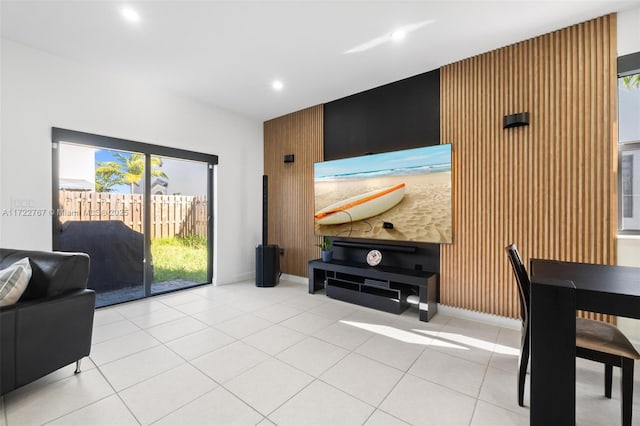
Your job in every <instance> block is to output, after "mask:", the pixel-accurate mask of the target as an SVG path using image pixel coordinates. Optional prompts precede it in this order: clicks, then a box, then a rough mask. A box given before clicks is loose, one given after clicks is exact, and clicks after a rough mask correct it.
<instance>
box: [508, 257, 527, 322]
mask: <svg viewBox="0 0 640 426" xmlns="http://www.w3.org/2000/svg"><path fill="white" fill-rule="evenodd" d="M505 250H506V252H507V255H508V256H509V261H510V262H511V267H512V268H513V274H514V275H515V277H516V282H517V283H518V295H519V296H520V317H521V318H522V323H523V325H526V324H528V322H529V301H530V299H531V293H530V291H531V283H530V281H529V275H528V274H527V269H526V268H525V266H524V263H522V258H521V257H520V253H519V252H518V247H516V245H515V244H509V245H508V246H507V247H505Z"/></svg>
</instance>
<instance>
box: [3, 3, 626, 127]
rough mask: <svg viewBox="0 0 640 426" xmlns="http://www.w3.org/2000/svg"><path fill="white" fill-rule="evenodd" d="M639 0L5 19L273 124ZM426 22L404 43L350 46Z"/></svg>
mask: <svg viewBox="0 0 640 426" xmlns="http://www.w3.org/2000/svg"><path fill="white" fill-rule="evenodd" d="M124 5H128V6H131V7H132V8H134V9H135V10H137V11H138V12H139V14H140V16H141V21H140V22H139V23H138V24H135V25H133V24H131V23H130V22H127V21H125V20H124V19H123V18H122V15H121V9H122V7H123V6H124ZM634 5H635V6H637V5H638V1H637V0H636V1H493V2H487V1H479V0H476V1H402V2H400V1H326V0H325V1H253V2H248V1H211V0H210V1H203V0H201V1H131V2H128V3H124V2H122V1H82V2H81V1H55V0H49V1H24V0H23V1H6V0H2V3H1V14H2V16H1V23H2V36H3V37H4V38H7V39H11V40H14V41H17V42H20V43H24V44H26V45H29V46H32V47H35V48H38V49H41V50H44V51H47V52H50V53H53V54H56V55H60V56H63V57H67V58H70V59H72V60H75V61H77V62H81V63H86V64H90V65H93V66H96V67H99V68H101V69H107V70H111V71H113V72H117V73H120V74H125V75H127V76H129V77H131V78H135V79H140V80H143V81H145V82H148V83H151V84H153V85H156V86H159V87H163V88H166V89H170V90H172V91H174V92H178V93H181V94H184V95H187V96H189V97H192V98H196V99H199V100H201V101H203V102H207V103H210V104H213V105H217V106H220V107H223V108H226V109H229V110H232V111H235V112H238V113H240V114H243V115H246V116H248V117H252V118H255V119H259V120H266V119H270V118H274V117H278V116H280V115H283V114H286V113H289V112H293V111H297V110H299V109H302V108H305V107H308V106H312V105H317V104H319V103H324V102H327V101H331V100H334V99H338V98H341V97H344V96H347V95H351V94H354V93H357V92H360V91H363V90H366V89H370V88H373V87H376V86H380V85H383V84H386V83H390V82H393V81H397V80H400V79H402V78H405V77H409V76H412V75H416V74H420V73H423V72H426V71H429V70H432V69H435V68H438V67H440V66H442V65H445V64H448V63H451V62H455V61H457V60H460V59H464V58H467V57H470V56H473V55H476V54H479V53H482V52H486V51H489V50H491V49H495V48H498V47H502V46H505V45H508V44H511V43H514V42H517V41H520V40H524V39H527V38H530V37H532V36H536V35H539V34H544V33H547V32H550V31H552V30H555V29H559V28H563V27H566V26H569V25H572V24H574V23H578V22H582V21H585V20H587V19H590V18H593V17H597V16H600V15H604V14H606V13H609V12H614V11H620V10H624V9H628V8H629V7H633V6H634ZM425 21H432V22H431V23H427V24H426V25H423V26H421V27H419V28H418V29H416V30H414V31H413V32H411V33H409V34H408V35H407V37H406V38H405V39H404V40H402V41H401V42H399V43H395V42H392V41H389V42H385V43H381V44H378V45H377V46H375V47H373V48H371V49H368V50H365V51H360V52H356V53H349V54H346V53H344V52H346V51H348V50H350V49H353V48H355V47H358V46H360V45H362V44H365V43H367V42H370V41H372V40H376V39H378V38H381V37H382V38H384V37H387V36H388V35H389V34H390V33H391V32H392V31H393V30H394V29H396V28H397V27H401V26H407V25H412V24H420V23H424V22H425ZM416 26H418V25H416ZM379 41H380V40H379ZM371 44H375V43H371ZM274 79H281V80H282V81H283V82H284V85H285V87H284V89H283V90H282V91H280V92H276V91H274V90H273V89H272V88H271V83H272V81H273V80H274Z"/></svg>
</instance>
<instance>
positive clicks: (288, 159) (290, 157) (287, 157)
mask: <svg viewBox="0 0 640 426" xmlns="http://www.w3.org/2000/svg"><path fill="white" fill-rule="evenodd" d="M284 162H285V163H293V154H287V155H285V156H284Z"/></svg>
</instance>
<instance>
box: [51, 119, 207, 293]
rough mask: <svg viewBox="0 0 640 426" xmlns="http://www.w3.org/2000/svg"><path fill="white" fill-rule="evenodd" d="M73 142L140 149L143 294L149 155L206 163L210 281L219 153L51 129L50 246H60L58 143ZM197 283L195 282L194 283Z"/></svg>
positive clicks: (147, 272)
mask: <svg viewBox="0 0 640 426" xmlns="http://www.w3.org/2000/svg"><path fill="white" fill-rule="evenodd" d="M65 142H67V143H72V144H77V145H84V146H88V147H95V148H104V149H111V150H121V151H128V152H139V153H141V154H143V155H144V158H145V175H144V188H145V191H144V198H143V210H144V215H143V217H144V225H143V229H144V273H143V282H144V297H145V298H146V297H149V296H151V295H152V294H151V284H152V282H151V277H152V271H151V268H152V265H151V262H149V261H148V259H150V257H151V208H150V206H151V191H150V189H151V157H152V156H158V157H173V158H176V159H180V160H191V161H199V162H203V163H206V164H207V282H206V283H201V284H208V283H211V282H212V280H213V254H214V253H213V219H214V216H213V213H214V212H213V205H214V203H213V195H214V194H213V188H214V182H213V179H214V173H213V172H214V167H215V166H216V165H218V156H217V155H213V154H204V153H200V152H195V151H188V150H184V149H179V148H169V147H166V146H161V145H153V144H148V143H144V142H135V141H131V140H127V139H119V138H113V137H110V136H101V135H96V134H93V133H85V132H79V131H76V130H69V129H61V128H58V127H52V128H51V161H52V184H51V195H52V198H51V202H52V209H53V214H52V215H51V224H52V226H51V230H52V246H53V247H52V248H53V250H58V249H59V241H58V236H59V235H60V226H61V224H60V221H59V220H58V212H59V211H60V196H59V191H60V180H59V179H60V155H59V149H58V147H59V146H60V143H65ZM196 285H197V284H196Z"/></svg>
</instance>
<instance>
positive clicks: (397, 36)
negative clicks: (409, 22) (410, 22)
mask: <svg viewBox="0 0 640 426" xmlns="http://www.w3.org/2000/svg"><path fill="white" fill-rule="evenodd" d="M406 36H407V32H406V31H404V30H396V31H394V32H392V33H391V40H393V41H400V40H402V39H403V38H405V37H406Z"/></svg>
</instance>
